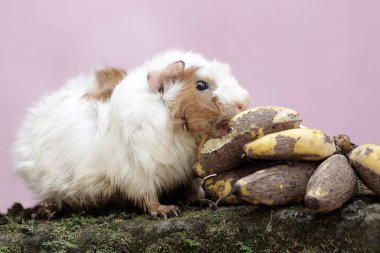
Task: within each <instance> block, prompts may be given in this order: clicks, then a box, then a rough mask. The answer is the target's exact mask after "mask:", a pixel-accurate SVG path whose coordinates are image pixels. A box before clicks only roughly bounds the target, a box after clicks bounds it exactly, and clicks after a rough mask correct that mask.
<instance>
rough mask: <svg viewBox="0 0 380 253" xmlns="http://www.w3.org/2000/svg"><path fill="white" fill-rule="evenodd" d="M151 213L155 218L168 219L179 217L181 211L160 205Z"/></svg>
mask: <svg viewBox="0 0 380 253" xmlns="http://www.w3.org/2000/svg"><path fill="white" fill-rule="evenodd" d="M149 213H150V215H152V216H153V217H163V218H164V219H167V218H168V217H173V216H178V214H179V213H180V211H179V208H178V207H177V206H173V205H171V206H166V205H161V204H160V205H158V206H157V207H156V208H153V209H151V210H149Z"/></svg>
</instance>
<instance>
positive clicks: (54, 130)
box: [13, 50, 249, 216]
mask: <svg viewBox="0 0 380 253" xmlns="http://www.w3.org/2000/svg"><path fill="white" fill-rule="evenodd" d="M114 71H115V72H114V73H110V71H104V73H102V74H99V73H100V72H99V71H98V72H94V73H92V74H90V75H82V76H78V77H76V78H74V79H72V80H71V81H69V82H68V83H67V84H66V85H65V86H64V87H63V88H61V89H59V90H58V91H56V92H54V93H52V94H50V95H48V96H46V97H44V98H43V99H42V100H41V101H40V102H39V103H38V104H37V105H35V106H34V107H32V108H31V109H30V110H29V111H28V114H27V116H26V117H25V119H24V121H23V123H22V126H21V127H20V129H19V131H18V134H17V137H16V140H15V143H14V163H13V164H14V171H15V172H16V174H17V175H19V176H20V177H22V178H23V179H24V180H25V181H26V183H27V184H28V186H29V187H30V188H31V189H32V190H33V191H34V192H35V193H37V195H38V197H39V198H40V200H41V201H42V202H44V203H53V204H56V205H58V206H62V204H66V205H68V206H70V207H71V208H74V209H82V208H91V207H93V206H100V205H104V204H106V203H107V202H108V201H109V200H111V199H112V198H114V197H115V196H118V198H122V199H124V200H126V201H132V202H133V203H135V205H136V206H138V207H140V208H143V209H144V210H145V211H147V212H149V213H150V214H152V215H161V216H167V215H172V214H177V211H178V209H177V207H176V206H164V205H161V204H160V202H159V197H160V195H161V194H162V193H164V192H168V191H170V190H171V189H173V188H175V187H177V186H178V185H181V184H182V185H184V184H186V183H188V182H190V181H191V179H192V165H193V164H194V161H195V157H196V142H197V140H199V136H200V135H202V134H211V135H212V136H220V135H222V134H223V133H224V132H225V126H226V122H227V121H228V120H229V119H230V118H231V117H232V116H233V115H234V114H236V113H237V112H239V111H242V110H245V109H246V108H247V107H248V104H249V95H248V92H247V91H246V90H245V89H244V88H242V87H241V86H240V85H239V83H238V81H237V80H236V79H235V77H234V76H233V75H232V74H231V71H230V68H229V67H228V65H226V64H223V63H221V62H219V61H216V60H212V61H209V60H207V59H205V58H204V57H202V56H201V55H199V54H197V53H193V52H185V51H179V50H170V51H167V52H164V53H162V54H159V55H157V56H155V57H153V58H152V59H151V60H149V61H147V62H146V63H144V64H143V65H142V66H140V67H137V68H135V69H132V70H130V71H128V74H127V75H125V73H124V72H123V71H120V70H115V69H114ZM102 78H103V79H102ZM104 80H106V81H107V80H108V81H109V83H107V82H106V81H104ZM117 83H118V85H116V84H117ZM99 85H103V86H104V87H100V88H99ZM99 89H100V90H99ZM110 90H112V91H111V92H110ZM94 92H95V93H94ZM97 92H98V93H97Z"/></svg>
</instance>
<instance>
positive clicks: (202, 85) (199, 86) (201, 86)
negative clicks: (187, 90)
mask: <svg viewBox="0 0 380 253" xmlns="http://www.w3.org/2000/svg"><path fill="white" fill-rule="evenodd" d="M196 84H197V89H198V90H200V91H202V90H206V89H208V84H207V83H206V82H205V81H198V82H196Z"/></svg>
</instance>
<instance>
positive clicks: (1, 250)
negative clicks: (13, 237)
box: [0, 244, 9, 253]
mask: <svg viewBox="0 0 380 253" xmlns="http://www.w3.org/2000/svg"><path fill="white" fill-rule="evenodd" d="M8 252H9V249H8V247H7V246H5V245H1V244H0V253H8Z"/></svg>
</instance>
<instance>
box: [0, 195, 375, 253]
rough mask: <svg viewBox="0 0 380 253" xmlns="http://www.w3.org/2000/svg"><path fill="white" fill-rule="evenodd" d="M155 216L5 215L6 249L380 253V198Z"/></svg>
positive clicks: (2, 240)
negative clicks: (322, 210)
mask: <svg viewBox="0 0 380 253" xmlns="http://www.w3.org/2000/svg"><path fill="white" fill-rule="evenodd" d="M182 211H183V212H182V214H181V216H180V217H175V218H170V219H167V220H164V219H153V218H151V217H149V216H148V215H143V214H138V213H136V212H134V211H128V212H127V211H124V212H122V211H120V210H119V211H117V210H108V211H104V212H103V213H100V214H91V215H88V214H69V215H66V216H64V217H61V218H58V217H54V214H51V215H50V218H51V219H50V220H34V219H29V220H21V219H20V218H18V217H17V216H15V217H13V218H9V217H8V218H7V217H5V216H2V217H0V224H1V225H0V253H3V252H103V253H104V252H246V253H248V252H380V197H379V196H375V195H373V194H364V195H363V194H358V195H357V196H355V197H354V198H353V199H352V200H351V201H350V202H349V203H348V204H346V205H345V206H344V207H343V208H342V209H340V210H338V211H335V212H332V213H329V214H324V215H315V214H312V213H310V212H309V211H307V210H306V209H305V208H304V207H303V206H302V205H295V206H283V207H275V208H273V207H270V208H269V207H264V206H235V207H233V206H230V207H221V208H219V209H218V210H216V211H211V210H208V209H199V208H182Z"/></svg>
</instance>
